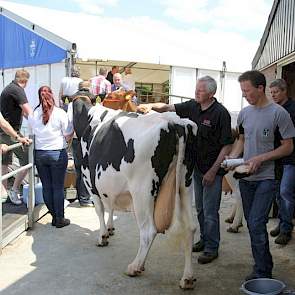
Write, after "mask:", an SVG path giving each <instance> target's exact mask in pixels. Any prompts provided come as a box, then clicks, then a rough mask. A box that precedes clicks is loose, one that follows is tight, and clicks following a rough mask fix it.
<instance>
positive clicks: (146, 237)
mask: <svg viewBox="0 0 295 295" xmlns="http://www.w3.org/2000/svg"><path fill="white" fill-rule="evenodd" d="M137 196H140V199H137V200H135V199H133V206H134V213H135V217H136V221H137V225H138V228H139V234H140V242H139V249H138V252H137V255H136V257H135V259H134V260H133V262H132V263H131V264H129V265H128V268H127V274H128V275H129V276H132V277H133V276H137V275H138V274H140V273H141V272H142V271H144V263H145V260H146V257H147V254H148V252H149V249H150V247H151V245H152V243H153V240H154V238H155V236H156V234H157V231H156V228H155V225H154V220H153V213H154V201H153V199H152V198H151V196H146V195H142V194H141V195H137Z"/></svg>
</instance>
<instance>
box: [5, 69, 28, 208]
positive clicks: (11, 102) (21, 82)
mask: <svg viewBox="0 0 295 295" xmlns="http://www.w3.org/2000/svg"><path fill="white" fill-rule="evenodd" d="M29 77H30V74H29V73H28V72H27V71H26V70H18V71H16V73H15V79H14V81H12V82H11V83H10V84H9V85H7V86H6V87H5V88H4V89H3V91H2V93H1V97H0V106H1V113H2V115H3V117H4V118H5V120H6V121H8V122H9V124H10V125H11V126H12V127H13V129H14V130H15V131H16V132H17V133H19V130H20V128H21V125H22V114H24V115H25V116H28V114H29V113H30V112H31V111H32V110H31V108H30V106H29V104H28V100H27V97H26V94H25V91H24V88H25V87H26V85H27V82H28V80H29ZM18 137H19V136H16V137H15V138H11V137H10V136H8V135H7V134H5V133H4V131H3V130H0V140H1V143H4V144H7V145H12V144H14V143H16V142H17V140H18ZM12 152H13V153H14V154H15V155H16V156H17V158H18V159H19V162H20V165H21V166H24V165H26V164H28V152H27V148H26V147H25V146H23V147H19V148H16V149H14V150H13V151H12ZM11 162H12V153H11V152H8V153H6V154H4V155H3V158H2V174H6V173H7V172H8V164H10V163H11ZM26 173H27V170H24V171H22V172H19V173H18V174H17V175H16V177H15V181H14V184H13V187H12V189H11V191H10V192H9V193H8V195H9V198H10V200H11V201H12V203H14V204H15V205H20V204H21V200H20V198H19V187H20V185H21V183H22V181H23V179H24V178H25V176H26ZM4 186H6V183H4Z"/></svg>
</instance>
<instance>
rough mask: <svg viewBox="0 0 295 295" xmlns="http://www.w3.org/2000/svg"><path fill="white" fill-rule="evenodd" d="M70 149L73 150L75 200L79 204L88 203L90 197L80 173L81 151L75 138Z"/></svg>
mask: <svg viewBox="0 0 295 295" xmlns="http://www.w3.org/2000/svg"><path fill="white" fill-rule="evenodd" d="M72 149H73V157H74V163H75V170H76V190H77V198H78V200H79V202H80V203H83V202H84V203H88V202H90V195H89V193H88V190H87V189H86V187H85V184H84V181H83V179H82V172H81V163H82V150H81V145H80V141H79V140H78V139H77V138H73V141H72Z"/></svg>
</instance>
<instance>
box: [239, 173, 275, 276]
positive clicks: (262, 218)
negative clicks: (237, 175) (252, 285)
mask: <svg viewBox="0 0 295 295" xmlns="http://www.w3.org/2000/svg"><path fill="white" fill-rule="evenodd" d="M275 188H276V182H275V180H273V179H267V180H260V181H247V180H243V179H242V180H240V191H241V197H242V202H243V209H244V215H245V218H246V221H247V226H248V230H249V234H250V239H251V248H252V255H253V258H254V261H255V264H254V268H253V272H254V273H255V274H257V275H258V276H259V277H271V275H272V268H273V261H272V256H271V254H270V250H269V241H268V233H267V229H266V224H267V222H268V215H269V211H270V209H271V205H272V202H273V200H274V198H275Z"/></svg>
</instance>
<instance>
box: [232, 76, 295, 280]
mask: <svg viewBox="0 0 295 295" xmlns="http://www.w3.org/2000/svg"><path fill="white" fill-rule="evenodd" d="M239 82H240V86H241V90H242V92H243V96H244V97H245V98H246V99H247V101H248V103H249V104H250V105H249V106H247V107H245V108H244V109H242V110H241V112H240V114H239V116H238V127H239V140H238V141H237V144H236V145H235V146H234V148H233V150H232V152H231V154H230V156H231V157H238V156H240V155H241V154H242V153H243V157H244V160H245V161H246V164H247V165H248V168H249V176H248V177H246V178H244V179H242V180H240V191H241V197H242V201H243V208H244V214H245V218H246V221H247V226H248V229H249V234H250V238H251V248H252V254H253V258H254V261H255V264H254V267H253V271H252V273H251V274H250V275H248V276H247V277H246V280H250V279H255V278H263V277H266V278H271V277H272V268H273V261H272V256H271V253H270V250H269V241H268V233H267V230H266V224H267V222H268V214H269V211H270V208H271V204H272V202H273V200H274V198H275V175H274V160H275V159H278V158H281V157H284V156H287V155H289V154H290V153H291V152H292V151H293V140H292V138H293V137H295V128H294V126H293V123H292V121H291V118H290V115H289V114H288V112H287V111H286V110H285V109H284V108H282V107H281V106H279V105H277V104H275V103H273V102H271V101H269V100H268V99H267V97H266V95H265V86H266V80H265V77H264V75H263V74H262V73H260V72H258V71H248V72H245V73H243V74H242V75H241V76H240V77H239ZM276 130H278V131H279V132H280V135H281V138H282V140H281V145H280V146H279V147H278V148H275V147H274V141H275V136H274V134H275V131H276Z"/></svg>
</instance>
